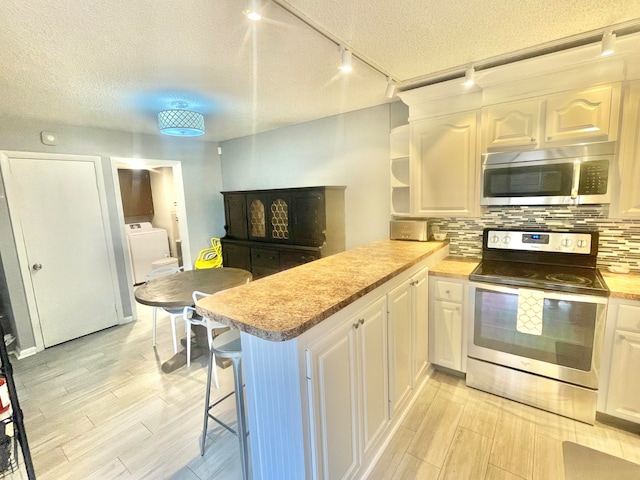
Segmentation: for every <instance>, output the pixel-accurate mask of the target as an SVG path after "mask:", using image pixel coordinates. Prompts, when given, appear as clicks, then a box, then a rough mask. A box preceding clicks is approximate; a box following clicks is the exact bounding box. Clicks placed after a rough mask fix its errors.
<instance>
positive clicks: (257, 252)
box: [251, 248, 280, 271]
mask: <svg viewBox="0 0 640 480" xmlns="http://www.w3.org/2000/svg"><path fill="white" fill-rule="evenodd" d="M251 265H252V267H255V266H260V267H267V268H271V269H274V270H275V271H278V270H279V269H280V254H279V253H278V251H277V250H270V249H267V248H252V249H251Z"/></svg>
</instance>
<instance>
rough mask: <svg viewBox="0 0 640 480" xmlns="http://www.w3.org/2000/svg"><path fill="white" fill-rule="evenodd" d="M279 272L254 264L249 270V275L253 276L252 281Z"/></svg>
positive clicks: (275, 269)
mask: <svg viewBox="0 0 640 480" xmlns="http://www.w3.org/2000/svg"><path fill="white" fill-rule="evenodd" d="M279 271H280V270H278V269H277V268H269V267H261V266H260V265H255V264H254V265H253V267H252V268H251V273H252V274H253V279H254V280H257V279H259V278H262V277H267V276H269V275H273V274H274V273H278V272H279Z"/></svg>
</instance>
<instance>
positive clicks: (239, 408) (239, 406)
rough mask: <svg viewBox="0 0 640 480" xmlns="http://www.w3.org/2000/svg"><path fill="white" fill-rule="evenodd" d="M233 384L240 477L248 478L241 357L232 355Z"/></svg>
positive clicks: (247, 449) (247, 450)
mask: <svg viewBox="0 0 640 480" xmlns="http://www.w3.org/2000/svg"><path fill="white" fill-rule="evenodd" d="M231 361H232V363H233V384H234V386H235V390H236V414H237V416H238V441H239V443H240V463H241V465H242V479H243V480H249V448H248V445H247V417H246V412H245V408H244V388H243V386H242V359H241V357H234V358H232V359H231Z"/></svg>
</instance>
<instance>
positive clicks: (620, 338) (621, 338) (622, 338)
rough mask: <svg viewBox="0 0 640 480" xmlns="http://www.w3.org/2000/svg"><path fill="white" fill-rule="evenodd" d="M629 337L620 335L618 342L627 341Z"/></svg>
mask: <svg viewBox="0 0 640 480" xmlns="http://www.w3.org/2000/svg"><path fill="white" fill-rule="evenodd" d="M626 339H627V336H626V335H619V336H618V340H626Z"/></svg>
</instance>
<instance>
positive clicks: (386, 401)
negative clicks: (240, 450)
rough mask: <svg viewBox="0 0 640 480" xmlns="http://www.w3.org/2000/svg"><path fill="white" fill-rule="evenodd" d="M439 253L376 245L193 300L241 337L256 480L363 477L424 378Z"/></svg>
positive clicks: (430, 246) (434, 245) (422, 247)
mask: <svg viewBox="0 0 640 480" xmlns="http://www.w3.org/2000/svg"><path fill="white" fill-rule="evenodd" d="M448 253H449V243H448V242H447V241H444V242H412V241H393V240H379V241H376V242H373V243H370V244H368V245H364V246H361V247H357V248H354V249H351V250H348V251H345V252H341V253H337V254H335V255H331V256H328V257H325V258H322V259H319V260H316V261H313V262H310V263H307V264H304V265H300V266H297V267H295V268H292V269H290V270H285V271H282V272H279V273H276V274H274V275H271V276H268V277H264V278H261V279H259V280H256V281H254V282H250V283H248V284H246V285H242V286H239V287H234V288H231V289H228V290H225V291H222V292H219V293H216V294H214V295H211V296H209V297H206V298H203V299H201V300H199V301H198V302H197V304H196V309H197V311H198V313H200V314H201V315H203V316H204V317H207V318H210V319H212V320H215V321H217V322H221V323H224V324H226V325H229V326H231V327H235V328H238V329H239V330H240V339H241V344H242V368H243V373H244V381H245V393H246V403H247V416H248V424H249V431H250V432H251V434H250V435H249V441H250V444H251V448H250V451H251V455H250V456H251V458H250V462H251V471H252V475H253V478H254V479H255V480H257V479H272V478H296V479H297V478H343V477H345V475H346V476H351V475H353V476H356V477H366V475H367V473H368V472H369V471H370V469H371V468H373V465H375V462H376V460H377V459H378V458H379V455H380V454H381V452H382V451H383V449H384V446H385V445H386V443H387V442H388V441H389V440H390V438H391V436H392V435H393V433H394V432H395V431H396V430H397V429H398V428H399V426H400V424H401V421H402V419H403V417H404V415H405V414H406V412H407V411H408V408H409V407H410V405H411V404H412V402H413V401H415V399H416V398H417V397H418V393H419V391H420V388H421V386H422V385H424V382H425V381H426V379H427V378H428V375H429V372H430V368H429V365H428V358H427V296H428V281H427V275H428V269H429V268H431V267H432V266H434V265H436V264H437V263H438V262H440V261H441V260H442V259H444V258H445V257H446V256H447V255H448ZM347 472H350V473H347Z"/></svg>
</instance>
